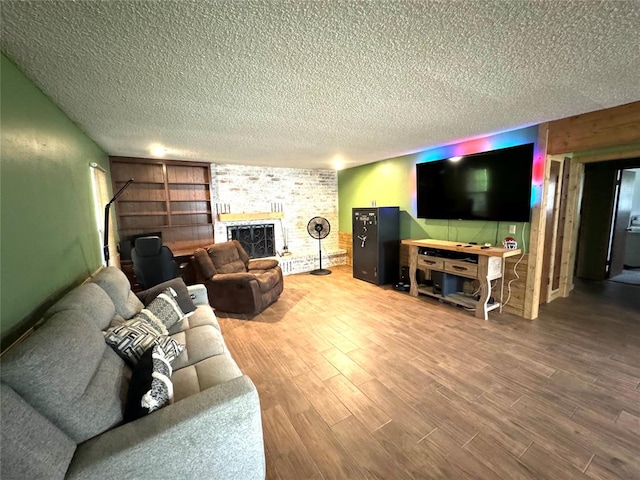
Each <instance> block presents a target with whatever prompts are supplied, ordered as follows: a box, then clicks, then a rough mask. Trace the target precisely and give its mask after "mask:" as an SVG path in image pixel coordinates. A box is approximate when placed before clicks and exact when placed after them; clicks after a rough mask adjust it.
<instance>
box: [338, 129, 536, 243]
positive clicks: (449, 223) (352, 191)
mask: <svg viewBox="0 0 640 480" xmlns="http://www.w3.org/2000/svg"><path fill="white" fill-rule="evenodd" d="M537 136H538V127H537V126H534V127H528V128H524V129H520V130H515V131H512V132H505V133H501V134H497V135H493V136H491V137H487V138H484V139H479V140H473V141H471V142H464V143H460V144H453V145H447V146H444V147H438V148H434V149H427V150H425V151H423V152H419V153H415V154H411V155H405V156H401V157H395V158H391V159H388V160H383V161H379V162H375V163H370V164H367V165H362V166H360V167H354V168H349V169H346V170H342V171H340V172H339V173H338V205H339V215H340V226H339V228H340V231H341V232H351V209H352V208H354V207H369V206H371V202H372V201H374V200H375V202H376V205H377V206H378V207H382V206H398V207H400V238H403V239H405V238H412V239H420V238H435V239H439V240H450V241H460V242H477V243H486V242H489V243H491V244H496V239H497V243H498V244H499V245H501V244H502V239H503V238H504V237H508V236H515V237H516V239H517V240H518V244H519V245H518V246H519V247H521V246H522V234H523V231H522V230H523V225H524V236H525V240H526V242H525V243H528V241H529V228H530V225H529V224H528V223H526V224H522V223H517V224H516V227H517V232H516V235H510V234H509V223H513V222H482V221H465V220H425V219H419V218H417V217H416V185H415V165H416V163H420V162H422V161H425V159H433V160H435V159H440V158H447V157H449V156H453V155H454V154H453V153H451V152H454V151H459V150H460V148H463V149H464V153H465V154H471V153H478V152H482V151H487V150H493V149H497V148H505V147H507V146H513V145H520V144H524V143H532V142H533V143H536V142H537ZM534 148H535V147H534ZM459 154H460V153H455V155H459ZM536 155H537V149H536V152H534V158H535V157H536ZM534 178H535V169H534ZM525 247H528V245H525Z"/></svg>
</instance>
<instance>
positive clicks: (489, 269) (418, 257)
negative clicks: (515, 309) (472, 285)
mask: <svg viewBox="0 0 640 480" xmlns="http://www.w3.org/2000/svg"><path fill="white" fill-rule="evenodd" d="M402 244H403V245H408V246H409V278H410V279H411V289H410V290H409V293H410V294H411V295H413V296H414V297H417V296H418V294H420V293H422V294H424V295H428V296H430V297H435V298H439V299H441V300H444V301H447V302H451V303H455V304H457V305H462V306H465V307H468V308H473V309H475V312H476V317H478V318H484V319H485V320H487V319H488V315H487V314H488V313H489V312H490V311H491V310H494V309H496V308H500V311H502V291H503V290H504V289H503V288H502V287H504V264H505V258H507V257H512V256H514V255H519V254H520V253H522V252H521V251H520V249H517V250H507V249H505V248H498V247H489V248H482V245H471V244H468V243H462V242H448V241H446V240H431V239H425V240H402ZM427 249H428V253H429V255H427V254H426V253H427ZM421 252H423V253H421ZM449 252H458V253H459V254H463V255H455V254H454V255H451V256H452V257H458V256H460V257H464V256H465V255H464V254H467V255H468V258H467V259H466V260H465V259H464V258H449V257H448V255H450V254H449ZM476 259H477V263H474V262H472V261H470V260H476ZM418 269H420V270H423V271H425V273H426V272H428V273H429V275H430V274H431V271H437V272H444V273H447V274H452V275H457V276H459V277H465V278H472V279H475V280H478V281H479V282H480V299H479V300H477V301H476V300H475V299H473V298H471V297H468V296H464V295H461V294H455V293H454V294H451V295H446V296H445V295H442V294H439V293H434V292H433V289H432V287H430V286H426V285H418V283H417V282H416V271H417V270H418ZM496 279H501V288H500V301H499V302H497V301H494V303H492V304H489V298H490V297H491V281H492V280H496Z"/></svg>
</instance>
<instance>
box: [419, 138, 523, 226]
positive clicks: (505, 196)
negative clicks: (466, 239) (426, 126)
mask: <svg viewBox="0 0 640 480" xmlns="http://www.w3.org/2000/svg"><path fill="white" fill-rule="evenodd" d="M532 165H533V143H528V144H525V145H518V146H516V147H510V148H503V149H500V150H492V151H489V152H483V153H476V154H473V155H465V156H463V157H461V158H454V159H445V160H436V161H433V162H425V163H419V164H417V165H416V190H417V197H418V211H417V214H418V218H432V219H449V220H493V221H508V222H528V221H529V216H530V211H531V171H532Z"/></svg>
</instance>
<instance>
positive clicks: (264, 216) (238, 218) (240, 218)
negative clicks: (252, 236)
mask: <svg viewBox="0 0 640 480" xmlns="http://www.w3.org/2000/svg"><path fill="white" fill-rule="evenodd" d="M279 218H284V212H253V213H219V214H218V220H220V221H221V222H244V221H250V220H277V219H279Z"/></svg>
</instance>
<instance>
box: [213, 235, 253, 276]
mask: <svg viewBox="0 0 640 480" xmlns="http://www.w3.org/2000/svg"><path fill="white" fill-rule="evenodd" d="M207 251H208V252H209V256H210V257H211V261H212V262H213V265H214V266H215V269H216V271H217V272H218V273H239V272H246V271H247V267H246V265H245V262H244V261H243V260H242V259H241V258H240V254H239V253H238V248H237V247H236V243H234V242H224V243H218V244H213V245H211V246H209V247H208V248H207Z"/></svg>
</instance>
